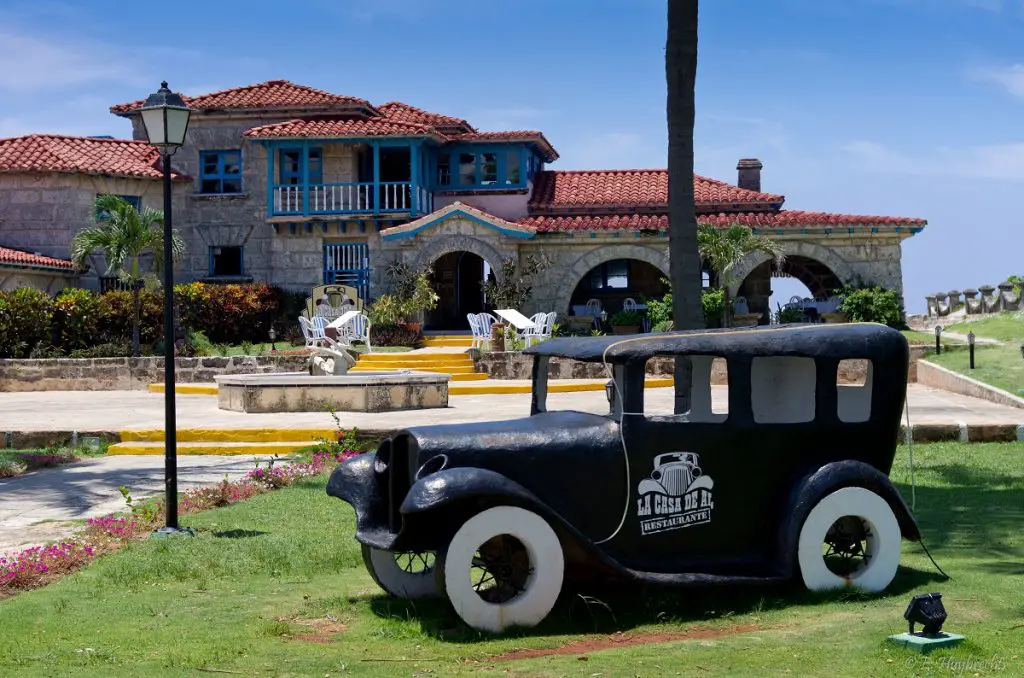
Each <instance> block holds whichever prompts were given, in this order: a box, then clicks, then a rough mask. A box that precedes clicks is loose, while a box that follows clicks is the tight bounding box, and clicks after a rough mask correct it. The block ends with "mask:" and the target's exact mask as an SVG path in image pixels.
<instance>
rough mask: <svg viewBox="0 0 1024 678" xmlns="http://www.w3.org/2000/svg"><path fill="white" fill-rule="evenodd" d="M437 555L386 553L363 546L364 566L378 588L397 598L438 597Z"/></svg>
mask: <svg viewBox="0 0 1024 678" xmlns="http://www.w3.org/2000/svg"><path fill="white" fill-rule="evenodd" d="M434 561H435V555H434V553H433V552H429V551H428V552H425V553H405V552H398V551H382V550H380V549H375V548H373V547H370V546H367V545H365V544H363V563H364V564H365V565H366V569H367V571H369V573H370V576H371V577H373V581H375V582H376V583H377V586H379V587H381V588H382V589H384V590H385V591H386V592H388V593H390V594H391V595H393V596H394V597H396V598H409V599H415V598H430V597H432V596H436V595H438V589H437V582H436V580H435V578H434Z"/></svg>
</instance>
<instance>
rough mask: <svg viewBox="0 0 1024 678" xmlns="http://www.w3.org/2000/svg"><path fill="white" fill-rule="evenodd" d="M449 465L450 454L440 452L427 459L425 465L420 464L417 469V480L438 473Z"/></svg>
mask: <svg viewBox="0 0 1024 678" xmlns="http://www.w3.org/2000/svg"><path fill="white" fill-rule="evenodd" d="M446 466H448V455H446V454H438V455H436V456H433V457H431V458H430V459H427V460H426V461H425V462H424V463H423V466H420V467H419V469H418V470H417V471H416V476H415V477H416V480H423V479H424V478H426V477H427V476H429V475H430V474H432V473H437V472H438V471H441V470H443V469H444V468H445V467H446Z"/></svg>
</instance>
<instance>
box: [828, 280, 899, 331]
mask: <svg viewBox="0 0 1024 678" xmlns="http://www.w3.org/2000/svg"><path fill="white" fill-rule="evenodd" d="M840 296H842V298H843V301H842V303H841V304H840V306H839V310H840V311H841V312H843V313H845V314H846V317H847V318H848V319H849V320H850V321H852V322H868V323H881V324H883V325H888V326H889V327H894V328H896V329H904V325H905V323H904V322H903V313H902V310H903V308H902V305H901V304H900V298H899V295H898V294H896V290H887V289H883V288H881V287H861V288H852V287H848V288H846V289H844V290H843V291H842V292H841V294H840Z"/></svg>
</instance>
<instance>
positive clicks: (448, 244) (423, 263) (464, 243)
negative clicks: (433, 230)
mask: <svg viewBox="0 0 1024 678" xmlns="http://www.w3.org/2000/svg"><path fill="white" fill-rule="evenodd" d="M450 252H472V253H473V254H475V255H477V256H478V257H480V258H481V259H483V260H484V261H486V262H487V263H488V264H490V266H491V270H492V271H494V276H495V277H496V278H497V279H498V280H501V277H502V276H501V262H502V261H504V260H505V259H507V258H508V257H510V256H515V254H514V253H513V252H502V251H500V250H499V249H498V248H496V247H494V246H493V245H491V244H490V243H488V242H486V241H484V240H481V239H479V238H474V237H472V236H468V235H449V236H445V237H442V238H432V239H431V240H430V242H429V243H428V244H427V246H426V247H424V248H423V249H421V250H420V251H419V252H418V253H417V254H416V259H415V261H414V262H413V268H415V269H416V270H421V269H424V268H426V267H427V266H430V265H431V264H433V263H434V262H435V261H437V260H438V259H440V258H441V257H442V256H444V255H445V254H448V253H450Z"/></svg>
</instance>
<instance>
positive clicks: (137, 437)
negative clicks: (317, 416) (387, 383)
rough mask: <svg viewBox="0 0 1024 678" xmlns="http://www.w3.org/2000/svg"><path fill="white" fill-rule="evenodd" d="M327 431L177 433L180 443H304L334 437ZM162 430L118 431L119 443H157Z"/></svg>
mask: <svg viewBox="0 0 1024 678" xmlns="http://www.w3.org/2000/svg"><path fill="white" fill-rule="evenodd" d="M337 433H338V432H337V431H336V430H335V429H329V428H246V429H230V428H185V429H178V442H180V443H294V442H299V443H308V442H309V441H310V440H318V439H330V438H334V436H336V435H337ZM163 440H164V430H163V429H162V428H159V429H127V430H124V431H121V442H122V443H159V442H163Z"/></svg>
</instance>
